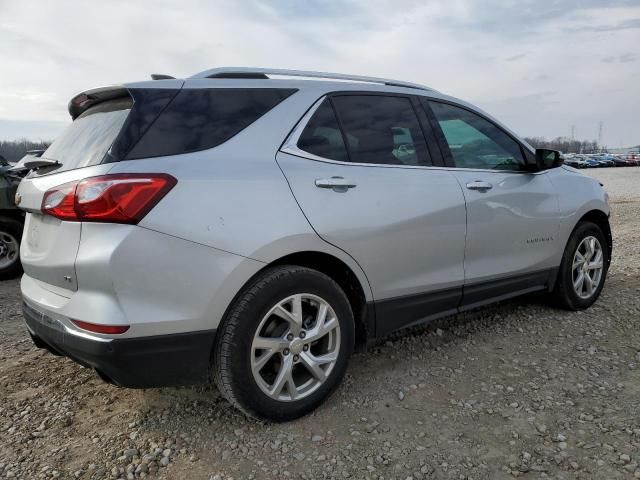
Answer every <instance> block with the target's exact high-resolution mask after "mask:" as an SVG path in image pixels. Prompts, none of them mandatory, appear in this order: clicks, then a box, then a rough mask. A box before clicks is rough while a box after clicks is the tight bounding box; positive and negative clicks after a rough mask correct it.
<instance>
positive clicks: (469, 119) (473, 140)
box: [429, 102, 524, 170]
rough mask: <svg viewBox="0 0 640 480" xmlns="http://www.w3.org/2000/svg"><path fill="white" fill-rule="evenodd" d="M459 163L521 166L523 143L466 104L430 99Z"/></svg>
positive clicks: (501, 167) (498, 167)
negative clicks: (521, 145) (446, 102)
mask: <svg viewBox="0 0 640 480" xmlns="http://www.w3.org/2000/svg"><path fill="white" fill-rule="evenodd" d="M429 105H430V106H431V109H432V110H433V113H434V115H435V116H436V119H437V120H438V123H439V124H440V128H441V129H442V133H444V136H445V139H446V140H447V143H448V144H449V149H450V150H451V155H452V156H453V161H454V163H455V166H456V167H460V168H486V169H495V170H520V169H522V167H523V166H524V161H523V158H522V151H521V150H520V145H519V144H518V143H517V142H516V141H515V140H514V139H513V138H511V137H510V136H509V135H507V134H506V133H505V132H504V131H503V130H501V129H500V128H498V127H497V126H496V125H494V124H493V123H491V122H489V121H488V120H485V119H484V118H482V117H480V116H479V115H476V114H475V113H471V112H470V111H469V110H465V109H464V108H459V107H455V106H453V105H448V104H445V103H439V102H429Z"/></svg>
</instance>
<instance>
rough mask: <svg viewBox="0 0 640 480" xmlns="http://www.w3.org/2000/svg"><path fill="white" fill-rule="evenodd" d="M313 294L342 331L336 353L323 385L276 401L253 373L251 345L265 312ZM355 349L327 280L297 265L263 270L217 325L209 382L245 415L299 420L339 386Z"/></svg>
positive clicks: (346, 316) (347, 309) (347, 314)
mask: <svg viewBox="0 0 640 480" xmlns="http://www.w3.org/2000/svg"><path fill="white" fill-rule="evenodd" d="M299 293H307V294H312V295H317V296H319V297H321V298H322V299H324V300H325V301H326V302H328V303H329V304H330V306H331V308H332V309H333V310H334V312H335V314H336V316H337V318H338V323H339V326H340V341H339V352H338V358H337V360H336V363H335V364H334V366H333V369H332V370H331V372H330V373H329V374H328V376H327V378H326V380H324V383H322V384H321V385H320V386H319V388H318V389H317V390H315V391H313V392H312V393H310V394H309V395H308V396H306V397H304V398H301V399H299V400H290V401H279V400H276V399H273V398H271V397H269V396H268V395H267V394H266V393H264V392H263V391H262V390H261V389H260V387H259V385H258V383H257V382H256V380H255V378H254V376H253V373H252V370H251V355H252V352H251V345H252V341H253V338H254V334H255V332H256V329H257V328H258V327H259V325H260V322H261V320H262V318H263V317H264V316H265V315H266V314H267V313H268V311H269V310H270V309H271V308H272V307H273V306H274V305H276V303H278V302H279V301H281V300H282V299H285V298H287V297H289V296H291V295H295V294H299ZM353 348H354V321H353V313H352V311H351V306H350V304H349V300H348V299H347V297H346V295H345V293H344V292H343V291H342V289H341V288H340V287H339V286H338V284H337V283H336V282H335V281H333V280H332V279H331V278H330V277H328V276H327V275H325V274H323V273H320V272H318V271H316V270H312V269H309V268H305V267H300V266H295V265H285V266H277V267H272V268H268V269H266V270H264V271H263V272H261V273H260V274H258V275H257V276H256V277H255V278H254V279H252V280H251V282H250V283H249V284H248V285H247V286H245V287H244V288H243V290H242V291H241V292H240V293H239V294H238V295H237V296H236V298H235V299H234V301H233V303H232V304H231V306H230V307H229V309H228V311H227V313H226V314H225V318H224V319H223V321H222V322H221V325H220V327H219V328H218V333H217V335H216V341H215V344H214V350H213V358H212V362H213V365H212V370H213V379H214V381H215V383H216V385H217V387H218V389H219V390H220V392H221V394H222V395H223V396H224V397H225V398H226V399H227V400H228V401H229V402H230V403H231V404H233V405H234V406H235V407H237V408H239V409H240V410H241V411H242V412H244V413H245V414H246V415H248V416H251V417H254V418H258V419H261V420H268V421H275V422H283V421H288V420H293V419H295V418H298V417H301V416H303V415H305V414H307V413H309V412H311V411H312V410H314V409H315V408H316V407H318V405H320V404H321V403H322V402H323V401H324V400H326V399H327V398H328V397H329V396H330V395H331V394H332V393H333V392H334V391H335V390H336V388H337V387H338V386H339V384H340V382H341V381H342V378H343V377H344V374H345V372H346V369H347V365H348V363H349V358H350V357H351V354H352V353H353Z"/></svg>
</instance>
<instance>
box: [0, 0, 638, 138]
mask: <svg viewBox="0 0 640 480" xmlns="http://www.w3.org/2000/svg"><path fill="white" fill-rule="evenodd" d="M218 66H269V67H278V68H291V69H305V70H322V71H331V72H341V73H354V74H364V75H372V76H381V77H389V78H397V79H400V80H407V81H413V82H417V83H423V84H425V85H429V86H431V87H433V88H435V89H437V90H441V91H443V92H446V93H448V94H450V95H453V96H456V97H460V98H463V99H465V100H468V101H471V102H472V103H475V104H476V105H478V106H480V107H481V108H483V109H485V110H487V111H488V112H489V113H491V114H493V115H494V116H496V117H497V118H499V119H500V120H502V121H504V122H505V123H507V124H508V125H509V126H510V127H511V128H512V129H513V130H515V131H516V132H518V133H520V134H521V135H523V136H545V137H548V138H551V137H556V136H570V134H571V126H572V125H574V126H575V136H576V138H579V139H597V137H598V123H599V122H600V121H602V122H603V123H604V128H603V142H604V143H605V144H606V145H609V146H610V147H613V146H631V145H636V144H638V143H640V0H521V1H505V0H502V1H501V0H447V1H443V0H421V1H413V0H336V1H333V2H330V1H328V0H327V1H320V0H276V1H267V0H234V1H224V0H220V1H216V0H208V1H197V0H194V1H189V0H180V1H177V0H176V1H168V0H136V1H122V2H120V1H115V0H109V1H86V0H85V1H76V2H73V1H63V0H57V1H50V2H49V1H31V0H0V139H14V138H21V137H27V138H31V139H50V138H53V137H55V135H56V134H57V133H59V132H60V130H61V129H62V128H63V127H64V126H65V124H66V123H68V122H69V121H70V120H69V117H68V114H67V109H66V108H67V102H68V101H69V99H70V98H71V97H72V96H73V95H74V94H75V93H77V92H79V91H82V90H85V89H87V88H91V87H96V86H100V85H106V84H114V83H116V84H117V83H121V82H127V81H136V80H143V79H148V78H149V75H150V74H151V73H167V74H171V75H174V76H178V77H185V76H190V75H192V74H194V73H196V72H199V71H201V70H206V69H207V68H211V67H218Z"/></svg>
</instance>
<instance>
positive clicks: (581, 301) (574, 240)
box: [561, 222, 609, 310]
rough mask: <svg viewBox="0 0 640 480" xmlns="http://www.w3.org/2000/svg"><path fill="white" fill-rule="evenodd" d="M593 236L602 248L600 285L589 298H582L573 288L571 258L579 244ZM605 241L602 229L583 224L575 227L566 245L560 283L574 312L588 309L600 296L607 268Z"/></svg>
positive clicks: (607, 255) (607, 257)
mask: <svg viewBox="0 0 640 480" xmlns="http://www.w3.org/2000/svg"><path fill="white" fill-rule="evenodd" d="M589 236H593V237H596V238H597V239H598V242H600V246H601V248H602V265H603V270H602V278H601V279H600V284H599V285H598V288H596V291H595V293H594V294H593V295H592V296H591V297H589V298H582V297H580V296H578V294H577V293H576V292H575V290H574V288H573V271H572V266H573V257H574V256H575V253H576V249H577V248H578V245H580V242H582V240H584V238H585V237H589ZM607 245H608V243H607V241H606V238H605V235H604V233H603V232H602V229H601V228H600V227H599V226H598V225H596V224H595V223H591V222H585V223H582V224H580V225H578V226H577V227H576V229H575V230H574V232H573V233H572V235H571V239H570V240H569V243H568V244H567V249H566V252H565V255H564V258H563V261H562V266H561V275H562V283H563V285H564V290H565V292H564V294H565V295H566V296H567V300H568V303H569V304H570V305H571V306H572V308H574V309H576V310H583V309H585V308H588V307H590V306H591V305H593V303H594V302H595V301H596V300H597V299H598V297H599V296H600V292H602V289H603V288H604V283H605V280H606V276H607V271H608V268H609V249H608V248H607Z"/></svg>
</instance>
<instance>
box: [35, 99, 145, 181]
mask: <svg viewBox="0 0 640 480" xmlns="http://www.w3.org/2000/svg"><path fill="white" fill-rule="evenodd" d="M131 105H132V101H131V98H129V97H126V98H120V99H116V100H109V101H107V102H102V103H99V104H98V105H95V106H93V107H90V108H88V109H87V110H86V111H85V112H83V113H82V115H80V116H79V117H78V118H76V119H75V120H74V121H73V122H72V123H71V125H69V126H68V127H67V128H66V129H65V130H64V131H63V132H62V134H60V136H59V137H58V138H56V140H55V141H54V142H53V143H52V144H51V145H50V146H49V148H47V150H46V151H45V152H44V153H43V154H42V158H46V159H49V160H57V161H59V162H60V163H62V167H60V168H58V169H56V173H58V172H61V171H64V170H71V169H74V168H81V167H87V166H90V165H97V164H99V163H101V162H102V159H103V158H104V156H105V154H106V153H107V151H108V150H109V147H110V146H111V144H112V143H113V141H114V140H115V138H116V136H117V135H118V133H119V132H120V129H122V125H123V124H124V122H125V120H126V119H127V116H128V115H129V112H130V111H131Z"/></svg>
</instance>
